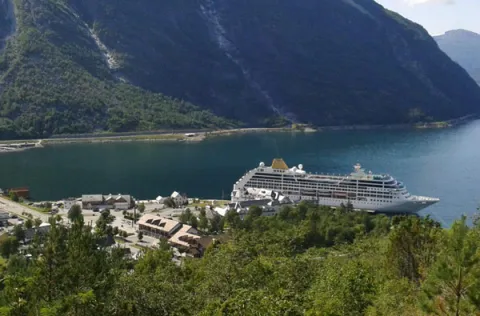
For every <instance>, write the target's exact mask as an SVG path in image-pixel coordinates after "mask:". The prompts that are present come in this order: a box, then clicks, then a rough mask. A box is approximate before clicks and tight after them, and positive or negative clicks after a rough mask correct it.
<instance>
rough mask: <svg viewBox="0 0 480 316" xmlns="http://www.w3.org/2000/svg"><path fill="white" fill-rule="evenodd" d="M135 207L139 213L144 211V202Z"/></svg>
mask: <svg viewBox="0 0 480 316" xmlns="http://www.w3.org/2000/svg"><path fill="white" fill-rule="evenodd" d="M137 209H138V211H139V212H140V213H143V212H145V203H140V204H139V205H138V206H137Z"/></svg>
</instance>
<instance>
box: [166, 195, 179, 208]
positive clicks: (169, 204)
mask: <svg viewBox="0 0 480 316" xmlns="http://www.w3.org/2000/svg"><path fill="white" fill-rule="evenodd" d="M163 204H165V206H166V207H171V208H175V207H176V205H175V201H174V200H173V199H172V198H171V197H168V198H166V199H165V201H164V202H163Z"/></svg>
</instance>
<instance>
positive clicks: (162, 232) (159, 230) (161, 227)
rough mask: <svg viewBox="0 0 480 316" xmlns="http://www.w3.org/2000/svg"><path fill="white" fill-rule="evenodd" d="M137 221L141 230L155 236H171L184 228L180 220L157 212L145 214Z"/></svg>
mask: <svg viewBox="0 0 480 316" xmlns="http://www.w3.org/2000/svg"><path fill="white" fill-rule="evenodd" d="M137 223H138V230H139V231H141V232H142V233H144V234H145V235H148V236H152V237H155V238H170V237H172V236H173V235H174V234H175V233H176V232H177V231H178V230H180V228H182V224H181V223H180V222H177V221H174V220H171V219H168V218H164V217H160V216H158V215H156V214H145V215H143V216H142V217H140V219H139V220H138V222H137Z"/></svg>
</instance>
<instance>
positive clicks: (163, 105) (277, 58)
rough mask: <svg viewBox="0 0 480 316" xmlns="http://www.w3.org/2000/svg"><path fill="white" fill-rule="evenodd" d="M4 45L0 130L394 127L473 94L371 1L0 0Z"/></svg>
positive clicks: (458, 104) (429, 43)
mask: <svg viewBox="0 0 480 316" xmlns="http://www.w3.org/2000/svg"><path fill="white" fill-rule="evenodd" d="M12 1H13V2H12ZM12 13H15V14H12ZM2 43H3V44H2ZM4 44H5V45H4ZM0 45H1V46H0V47H3V46H5V47H4V48H3V49H2V48H0V49H2V51H1V52H0V92H1V95H0V138H9V137H44V136H48V135H51V134H60V133H79V132H91V131H107V130H109V131H127V130H128V131H130V130H148V129H159V128H180V127H189V128H201V127H228V126H232V125H235V124H237V123H232V120H233V121H234V122H238V121H240V122H243V123H245V124H246V125H250V126H265V125H277V124H282V123H284V122H285V121H286V119H288V120H291V121H295V122H302V123H313V124H317V125H342V124H393V123H405V122H414V121H421V120H443V119H448V118H452V117H458V116H462V115H465V114H468V113H471V112H474V111H478V108H479V105H480V88H479V87H478V86H477V85H476V84H475V82H474V81H473V80H472V79H471V78H470V77H469V76H468V75H467V74H466V72H465V70H464V69H462V68H461V67H459V66H458V65H457V64H455V63H453V62H452V61H451V60H450V59H449V58H448V57H447V56H446V55H445V54H444V53H443V52H442V51H440V50H439V48H438V46H437V45H436V43H435V41H434V40H433V39H432V38H431V37H430V36H429V35H428V34H427V32H426V31H425V30H424V29H423V28H422V27H420V26H419V25H417V24H414V23H412V22H410V21H408V20H406V19H404V18H402V17H401V16H399V15H397V14H395V13H393V12H390V11H387V10H385V9H384V8H383V7H381V6H380V5H378V4H376V2H374V1H373V0H322V1H318V0H300V1H292V0H279V1H276V2H275V5H274V6H272V3H271V2H270V1H266V0H243V1H220V0H197V1H187V0H176V1H150V0H137V1H131V0H116V1H107V0H0ZM180 100H184V101H180ZM220 117H224V118H226V119H224V118H220ZM227 119H228V120H227Z"/></svg>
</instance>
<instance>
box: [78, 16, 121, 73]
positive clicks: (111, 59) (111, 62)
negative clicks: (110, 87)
mask: <svg viewBox="0 0 480 316" xmlns="http://www.w3.org/2000/svg"><path fill="white" fill-rule="evenodd" d="M85 27H86V28H87V30H88V33H89V35H90V37H91V38H92V39H93V40H94V41H95V44H97V47H98V49H99V50H100V52H101V53H102V55H103V58H104V59H105V62H106V63H107V66H108V68H109V69H110V70H112V71H114V72H115V71H117V70H118V69H119V68H120V63H119V62H118V61H117V60H116V59H115V56H114V54H113V53H112V52H111V51H110V50H109V49H108V47H107V46H106V45H105V44H104V43H103V42H102V41H101V40H100V38H99V37H98V35H97V34H95V32H94V30H93V29H91V28H90V27H89V26H88V25H87V24H86V23H85ZM114 76H115V78H117V79H118V80H120V81H122V82H128V80H127V79H126V78H125V77H123V76H121V75H119V74H117V73H114Z"/></svg>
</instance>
